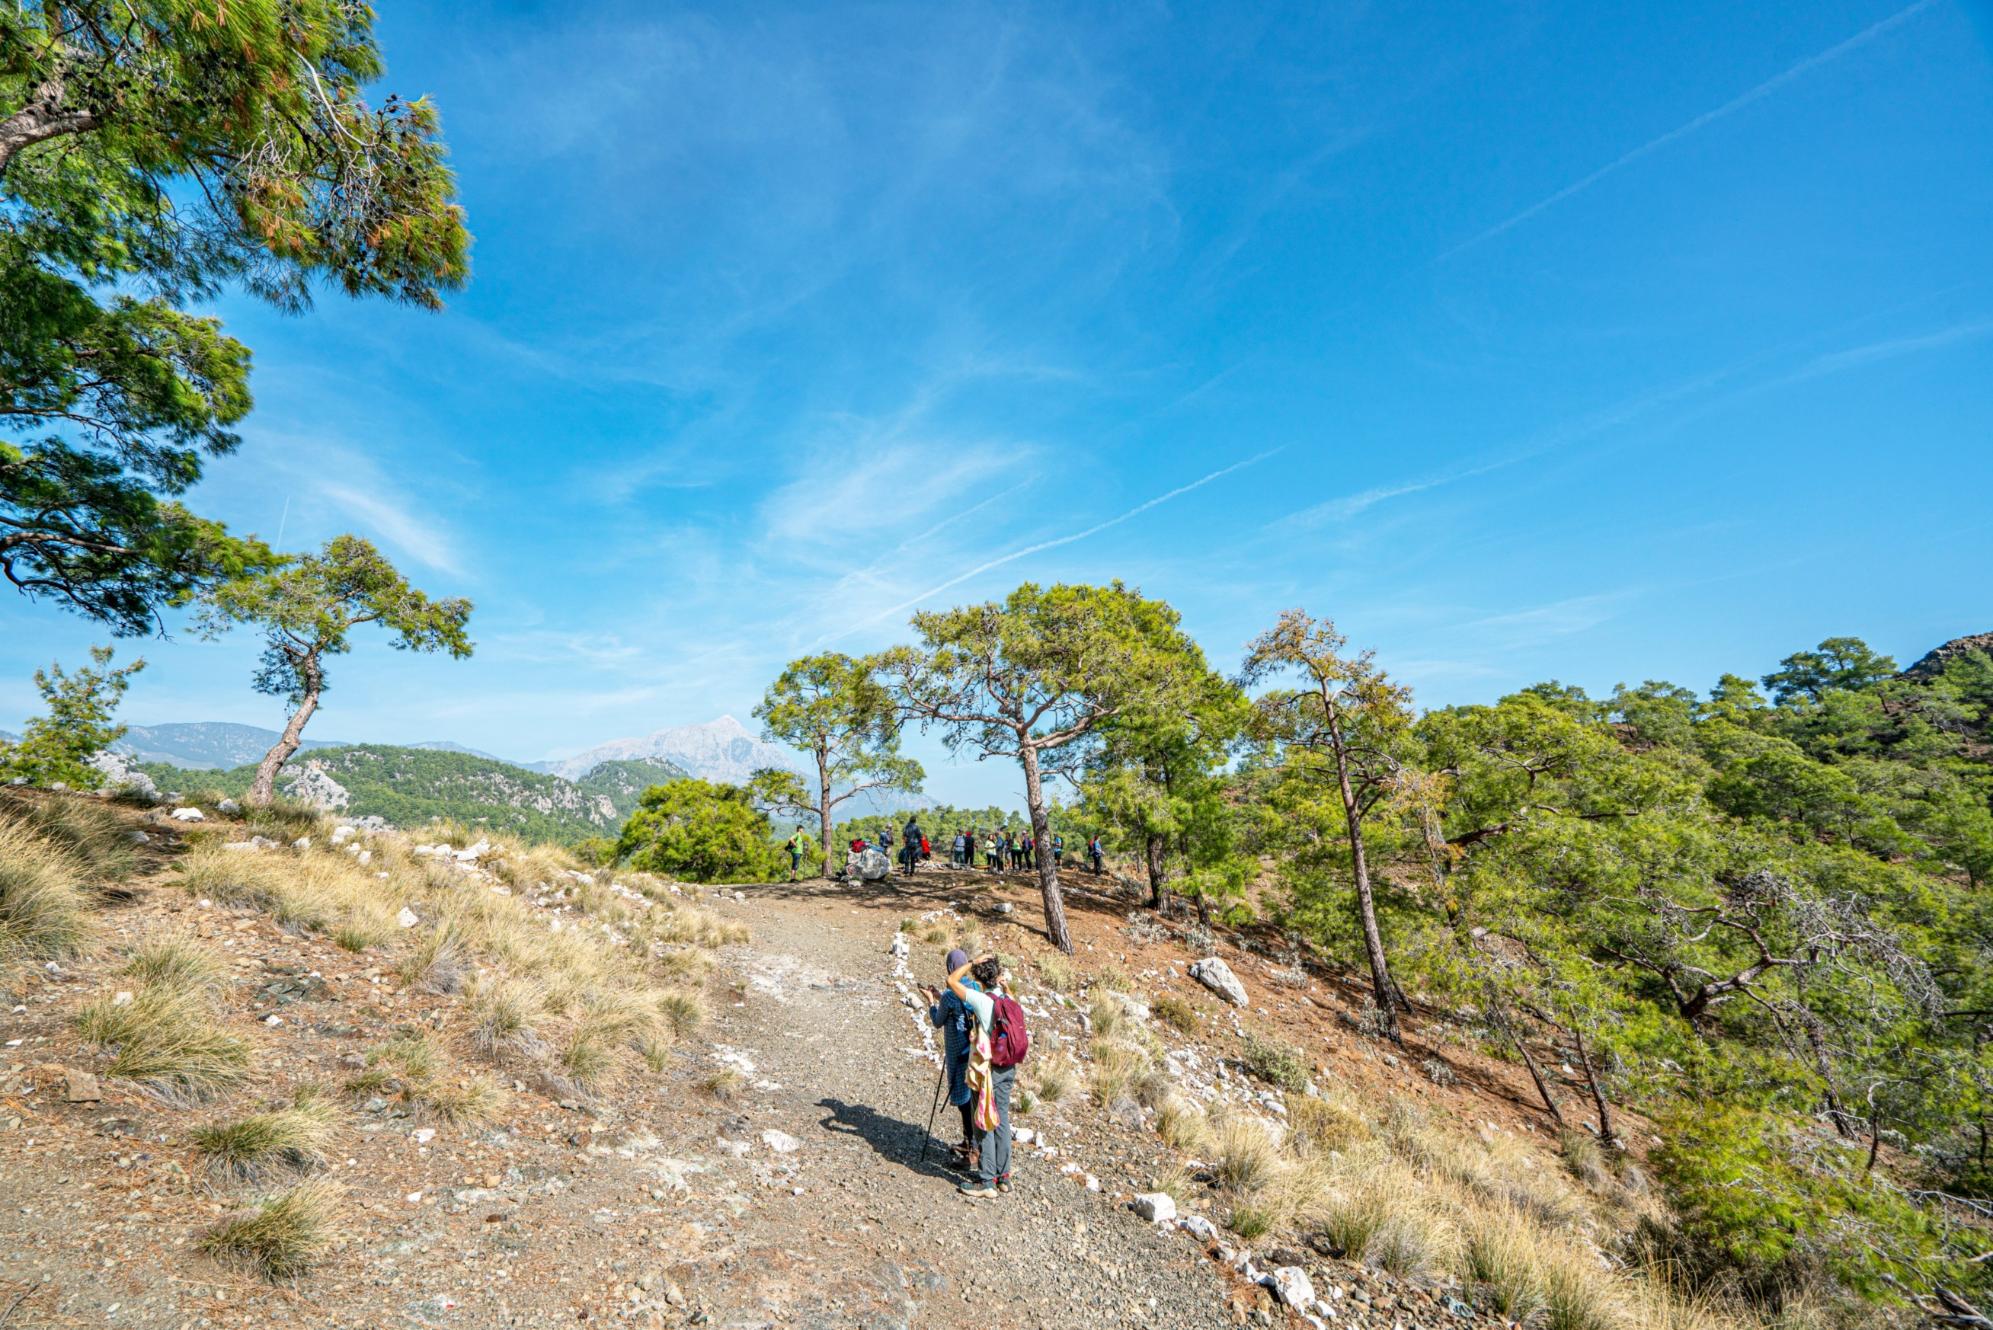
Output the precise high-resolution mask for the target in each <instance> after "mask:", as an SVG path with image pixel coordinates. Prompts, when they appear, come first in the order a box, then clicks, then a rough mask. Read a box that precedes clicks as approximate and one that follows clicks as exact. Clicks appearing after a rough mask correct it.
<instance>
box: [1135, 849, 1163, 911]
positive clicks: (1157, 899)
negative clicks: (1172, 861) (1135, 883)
mask: <svg viewBox="0 0 1993 1330" xmlns="http://www.w3.org/2000/svg"><path fill="white" fill-rule="evenodd" d="M1163 849H1164V841H1163V838H1162V837H1161V836H1159V835H1157V834H1155V833H1154V832H1150V833H1149V836H1148V840H1147V844H1146V845H1145V846H1144V853H1143V856H1142V857H1143V859H1144V860H1145V861H1146V862H1147V863H1148V866H1149V908H1150V909H1152V910H1160V909H1162V908H1163V879H1164V878H1165V877H1167V876H1168V875H1169V874H1168V870H1167V869H1165V868H1164V867H1163Z"/></svg>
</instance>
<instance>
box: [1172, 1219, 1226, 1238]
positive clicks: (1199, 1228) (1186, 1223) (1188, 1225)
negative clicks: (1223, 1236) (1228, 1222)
mask: <svg viewBox="0 0 1993 1330" xmlns="http://www.w3.org/2000/svg"><path fill="white" fill-rule="evenodd" d="M1176 1226H1177V1227H1178V1228H1180V1229H1182V1230H1183V1231H1184V1232H1186V1233H1188V1234H1190V1235H1191V1236H1192V1237H1194V1238H1196V1239H1197V1240H1198V1241H1199V1242H1211V1241H1214V1240H1216V1238H1217V1236H1218V1226H1217V1225H1216V1224H1214V1223H1212V1222H1211V1221H1210V1220H1208V1219H1206V1218H1205V1217H1204V1216H1203V1215H1181V1216H1179V1217H1178V1218H1177V1221H1176Z"/></svg>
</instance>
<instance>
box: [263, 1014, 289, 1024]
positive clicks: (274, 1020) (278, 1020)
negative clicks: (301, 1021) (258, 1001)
mask: <svg viewBox="0 0 1993 1330" xmlns="http://www.w3.org/2000/svg"><path fill="white" fill-rule="evenodd" d="M283 1023H284V1018H283V1017H282V1016H279V1015H278V1014H277V1013H276V1012H274V1011H273V1012H271V1013H270V1014H269V1015H268V1016H265V1017H264V1018H263V1024H265V1025H282V1024H283Z"/></svg>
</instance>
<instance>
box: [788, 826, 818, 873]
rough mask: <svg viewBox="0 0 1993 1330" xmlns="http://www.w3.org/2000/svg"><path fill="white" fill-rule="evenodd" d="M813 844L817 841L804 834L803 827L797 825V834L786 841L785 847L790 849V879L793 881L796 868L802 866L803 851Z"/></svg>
mask: <svg viewBox="0 0 1993 1330" xmlns="http://www.w3.org/2000/svg"><path fill="white" fill-rule="evenodd" d="M813 844H815V842H814V841H812V840H811V839H810V838H809V837H807V836H805V835H804V834H803V829H802V828H801V827H797V828H796V834H795V835H793V836H791V837H789V839H788V840H787V841H786V842H784V844H783V848H784V849H786V850H788V851H789V880H790V881H791V882H794V881H795V880H796V870H797V869H798V868H800V867H802V864H803V851H804V850H806V849H808V848H809V847H810V846H811V845H813Z"/></svg>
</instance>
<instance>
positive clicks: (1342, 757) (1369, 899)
mask: <svg viewBox="0 0 1993 1330" xmlns="http://www.w3.org/2000/svg"><path fill="white" fill-rule="evenodd" d="M1329 739H1330V742H1331V744H1332V745H1333V746H1334V748H1335V756H1336V785H1337V786H1338V787H1339V788H1340V789H1341V791H1342V801H1343V824H1344V825H1345V826H1346V827H1348V829H1349V868H1350V875H1351V876H1352V877H1354V878H1355V879H1356V917H1357V922H1358V923H1359V924H1361V925H1362V927H1363V949H1364V951H1365V952H1366V953H1367V954H1368V956H1369V959H1370V987H1371V991H1372V992H1373V993H1374V994H1375V995H1376V1002H1377V1019H1378V1020H1379V1022H1381V1024H1382V1026H1383V1030H1384V1034H1385V1036H1386V1037H1387V1038H1389V1039H1390V1040H1391V1042H1392V1043H1394V1044H1402V1043H1404V1042H1405V1040H1404V1036H1403V1035H1402V1034H1400V1033H1399V1030H1398V1003H1399V994H1398V986H1397V985H1396V984H1395V983H1393V982H1392V981H1391V967H1390V965H1389V964H1387V963H1386V961H1385V959H1384V934H1383V933H1382V932H1380V931H1379V930H1378V927H1377V898H1376V896H1375V895H1374V894H1373V893H1372V891H1371V889H1370V861H1369V859H1368V858H1366V857H1365V855H1364V851H1363V813H1362V811H1361V810H1360V809H1359V808H1358V807H1357V802H1356V791H1355V790H1353V789H1351V788H1350V783H1349V754H1348V751H1347V750H1346V749H1345V748H1344V746H1343V732H1342V722H1341V721H1340V720H1339V719H1337V717H1336V714H1335V712H1334V711H1333V710H1332V711H1330V713H1329Z"/></svg>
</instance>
